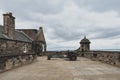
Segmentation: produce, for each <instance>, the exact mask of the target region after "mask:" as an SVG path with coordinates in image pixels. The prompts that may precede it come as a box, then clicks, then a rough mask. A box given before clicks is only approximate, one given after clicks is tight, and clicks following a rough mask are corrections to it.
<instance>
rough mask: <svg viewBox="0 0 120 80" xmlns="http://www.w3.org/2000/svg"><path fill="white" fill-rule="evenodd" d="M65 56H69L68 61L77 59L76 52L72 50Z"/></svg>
mask: <svg viewBox="0 0 120 80" xmlns="http://www.w3.org/2000/svg"><path fill="white" fill-rule="evenodd" d="M67 58H69V60H70V61H76V60H77V53H76V52H74V51H68V53H67Z"/></svg>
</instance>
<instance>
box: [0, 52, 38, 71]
mask: <svg viewBox="0 0 120 80" xmlns="http://www.w3.org/2000/svg"><path fill="white" fill-rule="evenodd" d="M36 59H37V56H36V55H35V54H21V55H1V56H0V73H1V72H4V71H7V70H10V69H14V68H16V67H20V66H22V65H25V64H30V63H32V62H34V61H35V60H36Z"/></svg>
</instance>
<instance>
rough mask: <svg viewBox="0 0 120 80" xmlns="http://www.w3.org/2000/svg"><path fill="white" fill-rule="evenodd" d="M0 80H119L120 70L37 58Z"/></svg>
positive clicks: (84, 62) (88, 62) (87, 62)
mask: <svg viewBox="0 0 120 80" xmlns="http://www.w3.org/2000/svg"><path fill="white" fill-rule="evenodd" d="M0 80H120V68H117V67H114V66H111V65H107V64H104V63H101V62H96V61H91V60H89V59H86V58H78V61H67V60H64V59H52V60H49V61H48V60H47V58H46V57H39V58H38V61H37V62H35V63H32V64H30V65H25V66H23V67H19V68H16V69H13V70H10V71H8V72H4V73H1V74H0Z"/></svg>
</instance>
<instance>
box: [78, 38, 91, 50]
mask: <svg viewBox="0 0 120 80" xmlns="http://www.w3.org/2000/svg"><path fill="white" fill-rule="evenodd" d="M77 51H82V52H85V51H90V41H89V40H88V39H87V38H86V36H85V37H84V38H83V39H82V40H81V41H80V47H79V48H78V49H77Z"/></svg>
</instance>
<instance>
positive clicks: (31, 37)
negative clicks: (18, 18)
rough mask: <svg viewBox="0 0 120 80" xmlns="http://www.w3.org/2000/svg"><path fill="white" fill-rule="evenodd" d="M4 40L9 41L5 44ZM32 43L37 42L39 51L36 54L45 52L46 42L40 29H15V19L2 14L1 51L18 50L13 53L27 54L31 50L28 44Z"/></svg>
mask: <svg viewBox="0 0 120 80" xmlns="http://www.w3.org/2000/svg"><path fill="white" fill-rule="evenodd" d="M6 40H9V41H7V42H5V41H6ZM34 41H39V46H38V47H40V48H41V49H39V50H38V52H39V53H38V54H43V51H46V41H45V37H44V33H43V30H42V28H41V27H40V30H37V29H15V17H14V16H13V15H12V13H6V14H3V26H2V25H0V48H1V49H3V48H4V49H8V50H9V49H18V50H14V51H18V52H19V51H20V52H24V53H27V52H28V51H29V50H30V49H29V48H31V49H32V45H31V44H29V43H32V42H34ZM18 42H22V43H18ZM30 45H31V46H30ZM43 49H44V50H43Z"/></svg>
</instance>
